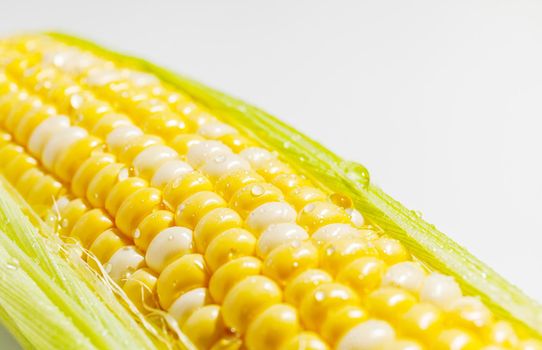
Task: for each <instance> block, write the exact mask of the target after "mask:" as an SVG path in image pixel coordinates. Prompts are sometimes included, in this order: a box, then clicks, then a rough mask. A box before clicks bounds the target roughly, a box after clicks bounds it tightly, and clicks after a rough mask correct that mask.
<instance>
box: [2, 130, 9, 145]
mask: <svg viewBox="0 0 542 350" xmlns="http://www.w3.org/2000/svg"><path fill="white" fill-rule="evenodd" d="M10 142H11V135H10V134H8V133H7V132H3V131H1V130H0V148H2V147H4V146H5V145H7V144H8V143H10Z"/></svg>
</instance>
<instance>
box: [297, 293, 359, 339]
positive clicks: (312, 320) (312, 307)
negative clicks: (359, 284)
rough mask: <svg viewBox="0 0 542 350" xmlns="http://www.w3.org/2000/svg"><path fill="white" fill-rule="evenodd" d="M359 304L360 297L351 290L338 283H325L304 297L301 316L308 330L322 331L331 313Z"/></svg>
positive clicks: (300, 308)
mask: <svg viewBox="0 0 542 350" xmlns="http://www.w3.org/2000/svg"><path fill="white" fill-rule="evenodd" d="M359 303H360V301H359V298H358V296H357V295H356V293H354V291H353V290H351V289H350V288H348V287H346V286H343V285H342V284H338V283H323V284H320V285H319V286H317V287H316V288H314V289H313V290H312V291H311V292H310V293H309V294H307V295H305V296H304V297H303V299H302V300H301V305H300V307H299V310H300V311H299V314H300V316H301V321H302V322H303V324H304V325H305V327H306V328H307V329H310V330H314V331H320V329H321V327H322V325H323V323H324V321H325V319H326V318H327V316H328V314H330V313H331V311H333V310H336V309H339V308H341V307H344V306H347V305H353V306H357V305H359Z"/></svg>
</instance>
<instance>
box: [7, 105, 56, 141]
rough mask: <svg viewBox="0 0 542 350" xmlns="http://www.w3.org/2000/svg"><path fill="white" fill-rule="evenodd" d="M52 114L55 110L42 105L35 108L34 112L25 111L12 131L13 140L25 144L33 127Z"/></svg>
mask: <svg viewBox="0 0 542 350" xmlns="http://www.w3.org/2000/svg"><path fill="white" fill-rule="evenodd" d="M53 115H55V110H54V108H52V107H49V106H42V107H40V108H37V109H36V110H35V111H34V112H31V113H27V114H26V115H24V116H23V117H22V118H21V120H20V122H19V124H18V125H17V127H16V128H15V131H14V133H13V135H14V136H15V140H17V142H19V143H20V144H23V145H24V144H26V143H27V142H28V139H29V138H30V135H31V134H32V132H33V131H34V129H35V128H36V127H37V126H38V125H39V124H40V123H42V122H43V121H44V120H46V119H47V118H49V117H52V116H53Z"/></svg>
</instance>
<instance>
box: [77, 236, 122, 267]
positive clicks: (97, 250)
mask: <svg viewBox="0 0 542 350" xmlns="http://www.w3.org/2000/svg"><path fill="white" fill-rule="evenodd" d="M128 244H129V242H128V240H126V239H125V238H124V237H122V235H121V234H120V232H119V231H118V230H116V229H114V228H110V229H107V230H105V231H103V232H102V233H100V234H99V235H98V237H96V239H95V240H94V242H92V245H91V246H90V248H89V250H90V252H91V253H92V254H94V256H95V257H96V259H98V261H99V262H101V263H102V264H105V263H106V262H108V261H109V259H111V257H112V256H113V254H115V252H116V251H117V250H119V249H120V248H122V247H125V246H127V245H128ZM87 261H88V260H87Z"/></svg>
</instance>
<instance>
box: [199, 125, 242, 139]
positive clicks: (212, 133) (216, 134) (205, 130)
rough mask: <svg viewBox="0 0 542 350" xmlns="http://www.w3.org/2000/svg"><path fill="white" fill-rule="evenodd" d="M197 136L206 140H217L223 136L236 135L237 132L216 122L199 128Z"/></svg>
mask: <svg viewBox="0 0 542 350" xmlns="http://www.w3.org/2000/svg"><path fill="white" fill-rule="evenodd" d="M198 134H200V135H201V136H203V137H205V138H208V139H218V138H221V137H222V136H224V135H229V134H237V130H235V129H234V128H233V127H231V126H229V125H227V124H224V123H222V122H219V121H218V120H216V121H211V122H208V123H205V124H203V125H202V126H200V128H199V130H198Z"/></svg>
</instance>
